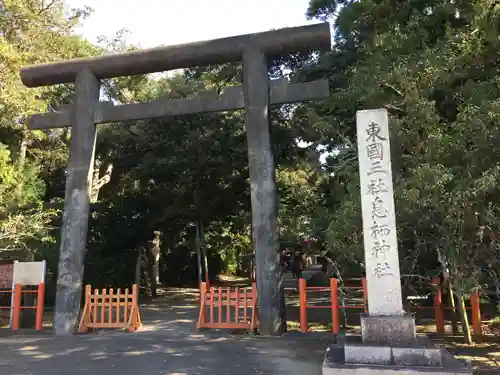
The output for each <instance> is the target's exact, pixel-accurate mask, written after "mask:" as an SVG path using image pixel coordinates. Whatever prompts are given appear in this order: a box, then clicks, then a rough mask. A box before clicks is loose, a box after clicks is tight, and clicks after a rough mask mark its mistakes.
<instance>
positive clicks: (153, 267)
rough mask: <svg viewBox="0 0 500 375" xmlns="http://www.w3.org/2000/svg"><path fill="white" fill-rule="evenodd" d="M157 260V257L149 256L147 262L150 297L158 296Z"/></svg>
mask: <svg viewBox="0 0 500 375" xmlns="http://www.w3.org/2000/svg"><path fill="white" fill-rule="evenodd" d="M158 258H159V255H154V254H150V255H149V260H148V266H149V267H148V268H149V269H148V274H149V282H150V284H151V297H156V296H157V295H158V263H159V262H158Z"/></svg>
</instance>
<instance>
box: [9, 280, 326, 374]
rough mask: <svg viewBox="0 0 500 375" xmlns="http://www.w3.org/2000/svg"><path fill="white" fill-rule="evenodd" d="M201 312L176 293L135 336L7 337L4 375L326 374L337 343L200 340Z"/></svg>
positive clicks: (203, 335) (219, 336) (155, 303)
mask: <svg viewBox="0 0 500 375" xmlns="http://www.w3.org/2000/svg"><path fill="white" fill-rule="evenodd" d="M197 312H198V293H197V292H196V290H193V289H190V290H189V289H169V290H168V291H166V292H165V293H164V294H163V295H162V296H160V297H159V298H157V299H155V300H150V301H149V302H148V303H147V304H145V305H144V306H142V308H141V315H142V319H143V321H144V322H145V325H144V327H143V329H141V331H139V332H136V333H123V332H117V331H100V332H97V333H90V334H82V335H75V336H71V337H63V338H60V337H58V338H54V337H52V336H51V335H50V333H48V332H43V333H40V334H32V333H30V334H24V333H20V334H10V335H5V334H4V335H3V337H2V338H1V339H0V351H1V353H2V354H1V356H0V374H5V375H7V374H9V375H17V374H19V375H20V374H23V375H49V374H51V375H59V374H60V375H63V374H64V375H68V374H74V375H77V374H86V375H87V374H88V375H90V374H91V375H101V374H106V375H115V374H120V375H136V374H146V373H151V374H164V375H183V374H189V375H191V374H193V375H194V374H203V375H211V374H221V373H222V374H238V375H247V374H248V375H250V374H287V375H294V374H297V375H299V374H301V375H302V374H304V373H306V374H311V375H314V374H321V361H322V359H323V354H324V350H325V348H326V347H327V346H328V345H329V343H330V342H331V339H332V337H331V336H330V335H323V336H322V337H313V336H309V337H304V336H300V335H294V334H289V335H285V336H284V337H262V336H253V335H242V334H238V335H231V334H228V333H225V332H216V331H207V332H199V333H198V332H195V329H194V327H195V321H196V318H197Z"/></svg>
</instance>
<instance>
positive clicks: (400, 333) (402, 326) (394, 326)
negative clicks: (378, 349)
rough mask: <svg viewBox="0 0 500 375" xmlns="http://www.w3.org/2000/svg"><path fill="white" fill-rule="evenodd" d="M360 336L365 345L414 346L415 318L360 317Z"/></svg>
mask: <svg viewBox="0 0 500 375" xmlns="http://www.w3.org/2000/svg"><path fill="white" fill-rule="evenodd" d="M361 336H362V338H363V343H365V344H389V345H401V344H414V343H415V342H416V328H415V318H413V317H412V316H385V317H384V316H367V315H364V316H363V315H362V316H361Z"/></svg>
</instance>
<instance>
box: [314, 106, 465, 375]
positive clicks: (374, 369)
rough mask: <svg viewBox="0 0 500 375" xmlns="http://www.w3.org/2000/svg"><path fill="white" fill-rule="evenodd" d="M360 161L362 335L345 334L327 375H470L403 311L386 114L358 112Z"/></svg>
mask: <svg viewBox="0 0 500 375" xmlns="http://www.w3.org/2000/svg"><path fill="white" fill-rule="evenodd" d="M356 120H357V121H356V122H357V137H358V159H359V171H360V186H361V204H362V212H363V236H364V248H365V266H366V279H367V288H368V311H369V312H368V314H362V316H361V336H359V335H352V336H349V335H345V336H342V337H338V338H337V344H335V345H333V346H331V347H330V348H328V350H327V351H326V354H325V359H324V362H323V375H340V374H346V375H347V374H350V375H354V374H357V375H364V374H366V375H379V374H380V375H382V374H398V375H403V374H404V375H417V374H419V375H424V374H436V375H437V374H472V371H471V369H470V368H468V367H467V366H465V364H464V363H462V362H461V361H459V360H457V359H455V358H454V357H453V355H451V354H450V353H449V352H448V351H446V350H445V349H441V348H437V347H436V346H435V345H433V343H432V341H431V340H430V339H429V338H428V337H426V336H417V334H416V329H415V319H414V318H413V316H410V315H407V314H406V313H405V311H404V310H403V300H402V294H401V280H400V273H399V255H398V243H397V235H396V218H395V209H394V196H393V195H394V194H393V186H392V170H391V159H390V155H391V153H390V141H389V118H388V114H387V111H386V110H385V109H376V110H365V111H358V113H357V119H356Z"/></svg>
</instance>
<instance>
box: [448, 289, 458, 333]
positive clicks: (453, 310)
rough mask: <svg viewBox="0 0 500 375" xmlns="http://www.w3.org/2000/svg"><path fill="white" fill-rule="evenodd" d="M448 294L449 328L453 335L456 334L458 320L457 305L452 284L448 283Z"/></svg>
mask: <svg viewBox="0 0 500 375" xmlns="http://www.w3.org/2000/svg"><path fill="white" fill-rule="evenodd" d="M448 294H449V296H450V304H451V329H452V332H453V336H458V335H459V331H458V320H457V307H456V303H455V293H454V292H453V285H451V283H450V282H449V283H448Z"/></svg>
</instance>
